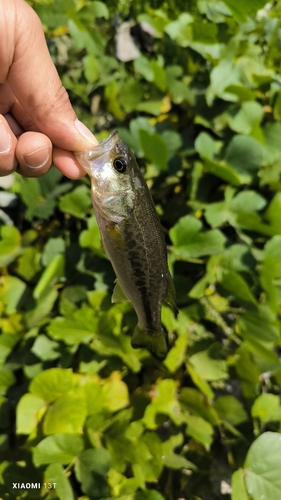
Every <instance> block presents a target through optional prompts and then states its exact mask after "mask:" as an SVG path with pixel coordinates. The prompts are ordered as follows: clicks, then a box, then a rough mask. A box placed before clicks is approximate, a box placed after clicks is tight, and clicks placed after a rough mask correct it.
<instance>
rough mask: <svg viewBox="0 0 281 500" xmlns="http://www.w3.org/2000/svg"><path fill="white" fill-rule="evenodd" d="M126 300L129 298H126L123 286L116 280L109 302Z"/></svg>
mask: <svg viewBox="0 0 281 500" xmlns="http://www.w3.org/2000/svg"><path fill="white" fill-rule="evenodd" d="M128 301H129V299H128V297H127V295H126V294H125V292H124V290H123V288H122V287H121V285H120V284H119V281H118V280H116V281H115V287H114V290H113V293H112V297H111V302H112V303H115V302H128ZM129 302H130V301H129Z"/></svg>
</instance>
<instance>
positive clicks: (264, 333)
mask: <svg viewBox="0 0 281 500" xmlns="http://www.w3.org/2000/svg"><path fill="white" fill-rule="evenodd" d="M239 326H240V328H241V330H242V333H243V335H245V337H246V338H249V337H251V336H253V337H255V338H256V339H259V340H261V341H264V342H275V341H277V340H278V339H279V336H280V333H279V330H278V329H277V327H276V326H275V324H274V319H273V318H272V317H271V315H270V314H268V312H267V310H261V309H260V310H259V312H250V311H248V312H246V313H244V314H243V315H242V316H241V317H240V320H239Z"/></svg>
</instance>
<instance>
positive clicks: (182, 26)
mask: <svg viewBox="0 0 281 500" xmlns="http://www.w3.org/2000/svg"><path fill="white" fill-rule="evenodd" d="M192 21H193V17H192V16H191V15H190V14H188V13H187V12H183V13H182V14H180V16H179V17H178V19H177V20H176V21H172V22H171V23H169V24H168V25H167V26H166V27H165V31H166V33H168V35H169V36H170V37H171V38H172V40H175V41H176V42H177V44H178V45H180V46H181V47H188V45H189V44H190V42H191V39H192V26H191V23H192Z"/></svg>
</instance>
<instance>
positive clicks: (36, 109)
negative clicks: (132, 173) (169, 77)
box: [0, 0, 98, 179]
mask: <svg viewBox="0 0 281 500" xmlns="http://www.w3.org/2000/svg"><path fill="white" fill-rule="evenodd" d="M0 33H1V44H0V176H3V175H7V174H9V173H11V172H13V171H14V170H17V171H18V172H19V173H20V174H22V175H24V176H28V177H38V176H41V175H43V174H45V173H46V172H47V171H48V170H49V168H50V166H51V164H52V159H53V163H54V164H55V166H56V167H57V168H58V170H60V171H61V172H62V173H63V174H64V175H66V176H67V177H70V178H72V179H77V178H79V177H82V176H83V175H84V173H85V172H84V170H83V169H82V167H81V166H80V165H79V164H78V162H77V160H76V159H75V157H74V155H73V153H72V151H75V152H77V151H83V150H84V149H86V148H89V147H91V146H93V145H95V144H97V142H98V141H97V140H96V138H95V137H94V135H93V134H92V133H91V132H90V131H89V130H88V129H87V128H86V127H85V125H83V124H82V123H81V122H80V121H78V119H77V118H76V115H75V112H74V110H73V108H72V106H71V104H70V102H69V98H68V95H67V92H66V90H65V89H64V87H63V86H62V83H61V81H60V78H59V76H58V73H57V71H56V68H55V66H54V64H53V62H52V60H51V57H50V55H49V52H48V48H47V45H46V42H45V37H44V33H43V30H42V26H41V22H40V20H39V18H38V16H37V15H36V13H35V12H34V11H33V10H32V8H31V7H29V5H27V4H26V3H25V1H24V0H0Z"/></svg>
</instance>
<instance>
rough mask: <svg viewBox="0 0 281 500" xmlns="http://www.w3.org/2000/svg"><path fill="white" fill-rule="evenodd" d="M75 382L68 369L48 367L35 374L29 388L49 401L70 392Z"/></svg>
mask: <svg viewBox="0 0 281 500" xmlns="http://www.w3.org/2000/svg"><path fill="white" fill-rule="evenodd" d="M75 383H76V377H75V375H74V374H73V373H72V372H71V371H70V370H65V369H63V368H49V369H48V370H45V371H44V372H41V373H39V374H38V375H36V377H35V378H34V379H33V380H32V382H31V383H30V386H29V390H30V392H31V393H32V394H34V395H35V396H37V397H39V398H42V399H43V400H44V401H46V402H51V401H54V400H55V399H57V398H59V397H60V396H62V395H64V394H65V393H67V392H70V391H71V390H72V389H73V388H74V387H75Z"/></svg>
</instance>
